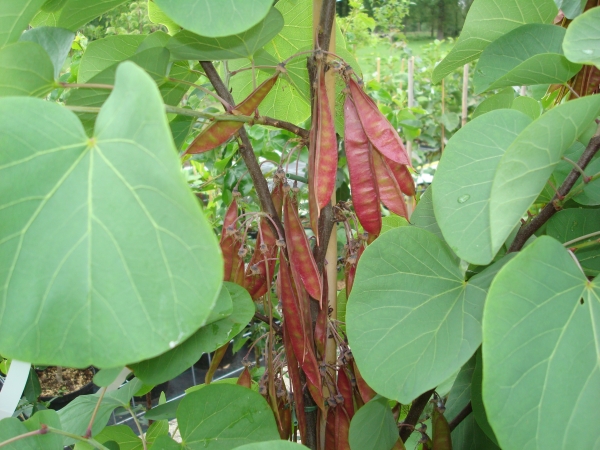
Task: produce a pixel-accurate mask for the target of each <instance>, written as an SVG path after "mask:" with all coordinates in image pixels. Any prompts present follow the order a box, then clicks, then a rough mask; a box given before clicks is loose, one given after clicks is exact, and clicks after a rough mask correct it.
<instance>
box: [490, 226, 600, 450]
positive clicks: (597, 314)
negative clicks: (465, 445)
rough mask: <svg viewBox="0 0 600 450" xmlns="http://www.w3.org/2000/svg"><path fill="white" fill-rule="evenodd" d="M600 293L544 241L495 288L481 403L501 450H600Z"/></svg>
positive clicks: (564, 255) (517, 260)
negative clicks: (599, 410)
mask: <svg viewBox="0 0 600 450" xmlns="http://www.w3.org/2000/svg"><path fill="white" fill-rule="evenodd" d="M599 323H600V287H599V286H598V285H597V283H596V282H593V281H592V282H589V281H588V280H587V279H586V277H585V276H584V275H583V273H582V272H581V271H580V269H579V268H578V267H577V265H576V263H575V262H574V260H573V259H572V258H571V256H569V254H568V252H567V250H565V249H564V248H563V246H562V245H560V243H558V242H557V241H556V240H554V239H553V238H550V237H547V236H542V237H540V238H538V239H537V240H536V241H535V242H533V243H532V244H530V245H529V246H528V247H526V248H525V249H524V250H523V251H522V252H520V253H519V255H518V256H517V257H515V258H514V259H513V260H512V261H511V262H510V263H508V264H507V265H506V266H505V267H504V269H503V270H501V271H500V272H499V274H498V275H497V277H496V279H495V280H494V282H493V283H492V286H491V288H490V291H489V295H488V298H487V302H486V308H485V313H484V318H483V334H484V339H483V342H484V343H483V361H484V363H485V364H484V367H483V400H484V403H485V408H486V410H487V412H488V414H489V416H488V418H489V420H490V424H491V425H492V428H493V430H494V433H495V434H496V437H497V438H498V441H499V443H500V445H501V447H502V448H503V449H507V450H510V449H523V448H539V449H546V448H595V447H596V446H597V444H598V441H597V438H598V434H597V428H596V424H597V421H596V417H595V415H594V414H590V411H593V409H594V408H595V405H597V404H598V402H600V389H598V386H599V385H600V352H599V350H598V349H599V348H600V334H599V333H598V330H599V327H598V324H599Z"/></svg>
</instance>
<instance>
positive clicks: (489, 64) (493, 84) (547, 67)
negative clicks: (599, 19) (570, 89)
mask: <svg viewBox="0 0 600 450" xmlns="http://www.w3.org/2000/svg"><path fill="white" fill-rule="evenodd" d="M565 31H566V30H565V29H564V28H562V27H557V26H555V25H545V24H537V23H535V24H528V25H523V26H521V27H519V28H516V29H514V30H512V31H510V32H509V33H507V34H505V35H504V36H502V37H500V38H498V39H497V40H495V41H494V42H492V43H491V44H490V45H489V46H488V47H487V48H486V49H485V50H484V51H483V53H482V54H481V57H480V58H479V62H478V63H477V66H476V67H475V74H474V76H473V85H474V88H475V93H476V94H478V93H481V92H483V91H486V90H489V89H498V88H502V87H507V86H521V85H534V84H551V83H564V82H566V81H568V80H569V79H570V78H571V77H573V76H574V75H575V74H576V73H577V72H579V70H580V69H581V65H580V64H575V63H572V62H570V61H569V60H568V59H567V58H565V57H564V55H563V50H562V42H563V38H564V36H565Z"/></svg>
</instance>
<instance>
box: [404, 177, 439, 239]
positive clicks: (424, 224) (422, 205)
mask: <svg viewBox="0 0 600 450" xmlns="http://www.w3.org/2000/svg"><path fill="white" fill-rule="evenodd" d="M410 221H411V223H412V224H413V225H415V226H417V227H419V228H422V229H424V230H427V231H429V232H430V233H433V234H435V235H436V236H437V237H439V238H440V239H444V235H443V234H442V231H441V230H440V227H439V225H438V223H437V220H436V219H435V214H434V212H433V197H432V189H431V186H429V187H428V188H427V189H426V190H425V192H424V193H423V195H421V199H420V200H419V203H418V204H417V207H416V208H415V210H414V211H413V213H412V215H411V216H410Z"/></svg>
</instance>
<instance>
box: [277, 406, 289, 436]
mask: <svg viewBox="0 0 600 450" xmlns="http://www.w3.org/2000/svg"><path fill="white" fill-rule="evenodd" d="M277 409H278V411H279V417H280V419H281V420H280V423H279V422H278V423H277V429H278V431H279V437H280V438H281V439H283V440H288V439H289V438H290V436H291V434H292V410H291V407H290V405H286V404H285V403H284V402H283V401H281V400H279V401H278V402H277Z"/></svg>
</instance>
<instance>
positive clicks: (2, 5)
mask: <svg viewBox="0 0 600 450" xmlns="http://www.w3.org/2000/svg"><path fill="white" fill-rule="evenodd" d="M44 1H45V0H20V1H17V2H16V1H15V0H0V48H2V47H4V46H5V45H7V44H10V43H12V42H17V41H18V40H19V37H20V36H21V33H22V32H23V30H24V29H25V28H27V25H28V24H29V21H30V20H31V19H33V16H35V14H36V13H37V11H38V9H40V6H42V4H43V3H44Z"/></svg>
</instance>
